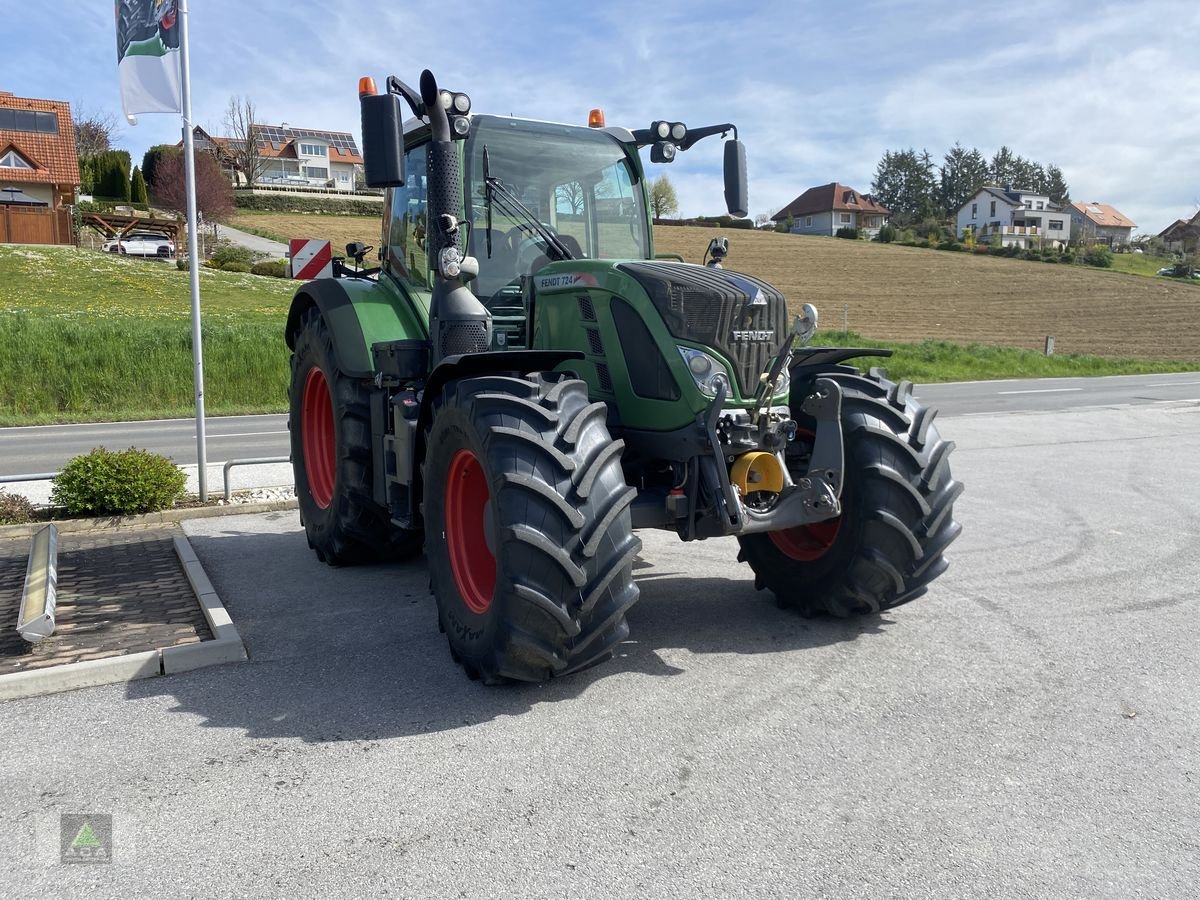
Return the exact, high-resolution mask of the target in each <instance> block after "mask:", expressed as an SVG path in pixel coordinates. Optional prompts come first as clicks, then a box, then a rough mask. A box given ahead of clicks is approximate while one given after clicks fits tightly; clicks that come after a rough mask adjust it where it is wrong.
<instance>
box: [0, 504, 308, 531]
mask: <svg viewBox="0 0 1200 900" xmlns="http://www.w3.org/2000/svg"><path fill="white" fill-rule="evenodd" d="M296 508H297V502H296V498H295V497H292V498H290V499H288V500H268V501H266V502H263V503H230V504H227V505H225V506H195V507H185V508H182V509H164V510H162V511H161V512H153V513H144V514H142V515H140V516H105V517H102V518H98V519H51V520H49V521H46V522H31V523H29V524H26V525H0V540H4V539H6V538H28V537H32V536H33V533H34V532H35V531H37V530H39V529H41V528H44V527H45V526H46V525H49V524H51V522H52V523H53V524H54V525H55V526H56V527H57V528H58V531H59V533H60V534H80V533H83V532H89V531H110V530H115V529H118V528H137V527H140V526H145V525H164V524H169V523H171V522H182V521H184V520H185V519H208V518H211V517H213V516H241V515H253V514H255V513H264V512H277V511H279V510H284V509H296Z"/></svg>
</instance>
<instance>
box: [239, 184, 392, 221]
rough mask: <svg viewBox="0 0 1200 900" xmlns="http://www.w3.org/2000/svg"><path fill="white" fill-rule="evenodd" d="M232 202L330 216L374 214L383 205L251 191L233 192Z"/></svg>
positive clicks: (270, 210)
mask: <svg viewBox="0 0 1200 900" xmlns="http://www.w3.org/2000/svg"><path fill="white" fill-rule="evenodd" d="M233 205H234V206H236V207H237V208H238V209H254V210H259V211H260V212H297V213H306V212H307V213H325V214H327V215H334V216H375V217H378V216H379V215H381V214H382V212H383V204H382V203H379V202H378V201H371V200H350V199H347V200H334V199H331V198H327V197H305V196H304V195H302V194H283V193H280V194H252V193H250V192H249V191H246V190H241V191H234V192H233Z"/></svg>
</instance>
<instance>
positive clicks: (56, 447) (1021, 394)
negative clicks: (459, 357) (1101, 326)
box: [0, 372, 1200, 475]
mask: <svg viewBox="0 0 1200 900" xmlns="http://www.w3.org/2000/svg"><path fill="white" fill-rule="evenodd" d="M918 394H919V395H920V396H921V398H922V399H923V400H924V401H926V402H928V403H931V404H933V405H934V406H937V407H938V409H939V411H940V414H941V415H966V414H977V415H982V414H987V413H995V412H1021V411H1029V410H1053V409H1072V408H1080V407H1092V406H1095V407H1106V406H1107V407H1113V406H1131V405H1132V406H1137V405H1145V404H1154V403H1165V402H1172V401H1177V400H1190V399H1198V398H1200V372H1184V373H1179V374H1174V375H1118V376H1112V377H1104V378H1040V379H1025V380H1020V381H968V382H958V383H954V384H928V385H922V386H921V387H919V388H918ZM205 428H206V430H207V438H208V460H209V462H210V463H214V464H216V463H223V462H225V461H226V460H229V459H248V458H255V457H269V456H287V455H288V433H287V416H285V415H271V416H225V417H215V418H210V419H208V420H206V422H205ZM99 445H103V446H106V447H108V448H109V449H123V448H125V447H133V446H136V447H141V448H144V449H147V450H153V451H154V452H155V453H161V454H163V455H165V456H169V457H171V458H172V459H174V460H175V461H176V462H177V463H189V462H190V463H195V461H196V422H195V420H194V419H165V420H157V421H150V422H116V423H102V424H87V425H47V426H39V427H30V428H0V475H20V474H26V473H40V472H54V471H57V470H58V469H59V468H61V467H62V465H63V463H65V462H66V461H67V460H69V459H71V458H72V457H75V456H78V455H79V454H81V453H86V452H87V451H89V450H91V449H92V448H93V447H96V446H99Z"/></svg>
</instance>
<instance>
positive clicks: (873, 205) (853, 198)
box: [771, 181, 892, 222]
mask: <svg viewBox="0 0 1200 900" xmlns="http://www.w3.org/2000/svg"><path fill="white" fill-rule="evenodd" d="M825 212H863V213H874V214H875V215H880V216H890V215H891V214H892V211H891V210H890V209H888V208H887V207H886V206H884V205H882V204H881V203H878V202H876V201H875V199H874V198H873V197H872V196H871V195H870V194H860V193H859V192H858V191H856V190H854V188H849V187H846V186H845V185H844V184H838V183H837V182H836V181H832V182H830V183H829V184H823V185H821V186H820V187H814V188H809V189H808V190H807V191H805V192H804V193H803V194H801V195H800V196H799V197H797V198H796V199H795V200H793V201H792V202H791V203H789V204H788V205H787V206H785V207H784V208H783V209H781V210H780V211H779V212H777V213H775V215H773V216H771V218H772V219H773V220H775V221H776V222H778V221H780V220H782V219H786V218H787V217H788V216H793V217H795V216H811V215H813V214H815V213H825Z"/></svg>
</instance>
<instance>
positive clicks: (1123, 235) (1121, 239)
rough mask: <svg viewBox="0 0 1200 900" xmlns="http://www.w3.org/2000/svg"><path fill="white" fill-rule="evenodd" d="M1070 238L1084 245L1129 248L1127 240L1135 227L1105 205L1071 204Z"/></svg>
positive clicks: (1126, 217) (1094, 203) (1126, 218)
mask: <svg viewBox="0 0 1200 900" xmlns="http://www.w3.org/2000/svg"><path fill="white" fill-rule="evenodd" d="M1070 212H1071V237H1072V238H1073V239H1075V240H1079V241H1082V242H1083V243H1085V244H1106V245H1107V246H1109V247H1121V246H1125V247H1128V246H1129V238H1130V236H1131V235H1132V234H1133V229H1134V228H1136V227H1137V225H1135V224H1134V222H1133V219H1131V218H1129V217H1128V216H1126V215H1124V214H1123V213H1121V211H1120V210H1117V209H1115V208H1113V207H1111V206H1109V205H1108V204H1107V203H1097V202H1096V201H1095V200H1093V201H1092V202H1090V203H1072V204H1071V206H1070Z"/></svg>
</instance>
